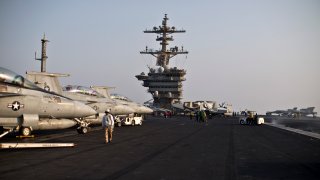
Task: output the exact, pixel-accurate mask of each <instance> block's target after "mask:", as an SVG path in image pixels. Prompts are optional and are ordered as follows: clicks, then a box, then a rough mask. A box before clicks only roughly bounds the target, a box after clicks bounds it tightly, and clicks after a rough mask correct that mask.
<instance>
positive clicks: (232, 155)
mask: <svg viewBox="0 0 320 180" xmlns="http://www.w3.org/2000/svg"><path fill="white" fill-rule="evenodd" d="M34 134H35V136H36V137H35V138H31V139H16V138H15V137H14V136H12V135H11V136H7V137H4V138H2V139H1V142H50V143H54V142H59V143H75V144H76V146H75V147H73V148H46V149H45V148H38V149H5V150H0V161H1V165H0V166H1V168H0V179H12V178H15V179H35V178H37V179H131V180H133V179H159V180H160V179H161V180H162V179H163V180H164V179H320V171H319V170H320V140H319V139H318V138H313V137H310V136H306V135H301V134H298V133H295V132H291V131H286V130H284V129H279V128H276V127H273V126H269V125H266V124H264V125H261V126H249V125H240V124H239V119H238V118H235V117H228V118H223V117H215V118H213V119H209V122H208V124H205V123H196V122H195V121H194V120H190V119H189V117H179V116H177V117H172V118H164V117H151V116H150V117H148V118H147V119H146V120H145V121H144V124H143V125H142V126H135V127H131V126H126V127H119V128H115V132H114V140H113V142H112V143H111V144H105V143H104V132H103V131H102V130H101V127H94V128H92V130H91V131H90V132H89V133H87V134H78V133H77V132H76V131H75V130H74V129H66V130H59V131H39V132H35V133H34Z"/></svg>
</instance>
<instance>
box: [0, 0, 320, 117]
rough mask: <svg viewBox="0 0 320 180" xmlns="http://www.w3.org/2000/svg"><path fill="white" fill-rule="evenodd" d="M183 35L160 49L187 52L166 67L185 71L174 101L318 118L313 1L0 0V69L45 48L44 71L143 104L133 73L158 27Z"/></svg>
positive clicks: (318, 14)
mask: <svg viewBox="0 0 320 180" xmlns="http://www.w3.org/2000/svg"><path fill="white" fill-rule="evenodd" d="M164 14H168V17H169V21H168V24H169V26H175V27H176V28H177V29H184V30H186V33H179V34H174V39H175V41H174V42H171V44H170V46H169V47H173V46H178V47H181V46H184V49H185V50H187V51H189V54H188V55H187V56H186V55H180V56H176V57H175V58H173V59H171V61H170V66H171V67H175V66H177V67H178V68H184V69H186V70H187V75H186V79H187V80H186V81H184V82H183V89H184V91H183V101H190V100H191V101H193V100H213V101H216V102H218V103H221V102H228V103H231V104H232V105H233V108H234V110H236V111H239V110H244V109H250V110H256V111H257V112H258V113H265V112H266V111H271V110H276V109H288V108H293V107H298V108H304V107H311V106H314V107H316V109H315V110H316V111H318V112H319V113H320V59H319V58H320V1H318V0H304V1H301V0H241V1H239V0H202V1H191V0H190V1H182V0H163V1H153V0H137V1H131V0H117V1H116V0H113V1H112V0H109V1H108V0H103V1H102V0H101V1H99V0H90V1H89V0H67V1H65V0H55V1H51V0H28V1H25V0H0V27H1V28H0V66H1V67H5V68H8V69H10V70H12V71H14V72H16V73H19V74H23V75H25V72H26V71H40V62H39V61H35V60H34V53H35V51H37V53H38V55H40V53H41V38H42V37H43V34H44V33H45V35H46V37H47V39H49V40H50V42H49V44H48V47H47V55H48V60H47V71H48V72H55V73H68V74H70V75H71V76H70V77H66V78H62V79H61V82H62V85H69V84H74V85H84V86H90V85H107V86H112V87H116V89H115V90H114V92H116V93H120V94H123V95H126V96H128V97H129V98H131V99H132V100H134V101H137V102H140V103H143V102H144V101H147V100H149V99H151V98H152V96H151V94H149V93H147V88H145V87H143V86H142V85H141V83H142V82H141V81H138V80H137V79H136V78H135V75H137V74H140V73H141V72H148V68H147V66H155V63H156V61H155V58H154V57H153V56H151V55H141V54H140V53H139V52H140V51H142V50H144V49H145V46H148V47H149V48H153V49H159V48H160V45H159V42H156V41H155V38H156V34H144V33H143V31H144V30H145V29H151V28H153V27H154V26H159V25H161V22H162V19H163V17H164Z"/></svg>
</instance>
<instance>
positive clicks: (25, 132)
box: [20, 127, 31, 136]
mask: <svg viewBox="0 0 320 180" xmlns="http://www.w3.org/2000/svg"><path fill="white" fill-rule="evenodd" d="M20 134H21V135H22V136H30V135H31V129H30V128H29V127H22V128H21V130H20Z"/></svg>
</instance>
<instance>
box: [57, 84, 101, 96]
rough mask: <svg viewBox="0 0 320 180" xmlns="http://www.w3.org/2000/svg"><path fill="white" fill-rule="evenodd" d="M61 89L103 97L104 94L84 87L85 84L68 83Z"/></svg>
mask: <svg viewBox="0 0 320 180" xmlns="http://www.w3.org/2000/svg"><path fill="white" fill-rule="evenodd" d="M63 91H67V92H72V93H79V94H85V95H90V96H95V97H99V98H104V96H103V95H102V94H100V93H98V92H97V91H95V90H93V89H91V88H89V87H85V86H76V85H68V86H65V87H63Z"/></svg>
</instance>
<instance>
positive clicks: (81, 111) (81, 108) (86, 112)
mask: <svg viewBox="0 0 320 180" xmlns="http://www.w3.org/2000/svg"><path fill="white" fill-rule="evenodd" d="M74 114H75V115H76V116H78V117H86V116H91V115H95V114H97V112H96V111H95V110H94V109H92V108H91V107H90V106H87V105H85V104H83V103H81V102H78V101H75V110H74Z"/></svg>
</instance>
